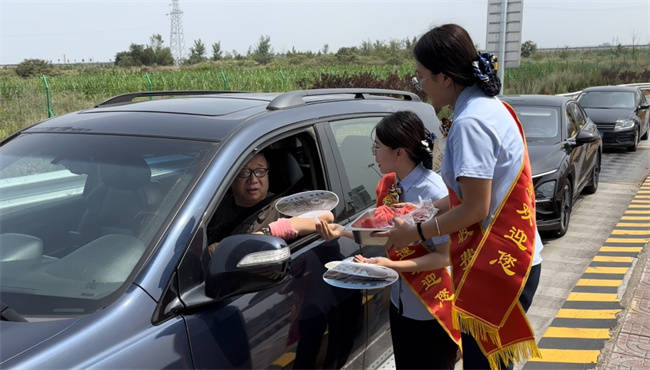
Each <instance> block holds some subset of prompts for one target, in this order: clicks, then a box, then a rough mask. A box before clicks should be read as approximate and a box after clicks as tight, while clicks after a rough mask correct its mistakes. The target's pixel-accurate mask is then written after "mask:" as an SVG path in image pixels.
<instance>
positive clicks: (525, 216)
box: [516, 203, 533, 226]
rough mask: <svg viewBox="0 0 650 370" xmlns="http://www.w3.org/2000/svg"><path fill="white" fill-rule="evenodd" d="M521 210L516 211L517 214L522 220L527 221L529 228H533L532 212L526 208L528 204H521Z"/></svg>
mask: <svg viewBox="0 0 650 370" xmlns="http://www.w3.org/2000/svg"><path fill="white" fill-rule="evenodd" d="M523 207H524V208H523V209H521V210H518V209H517V210H516V211H517V213H518V214H520V215H521V219H522V220H528V224H529V225H530V226H533V215H532V212H531V211H530V207H528V204H526V203H523Z"/></svg>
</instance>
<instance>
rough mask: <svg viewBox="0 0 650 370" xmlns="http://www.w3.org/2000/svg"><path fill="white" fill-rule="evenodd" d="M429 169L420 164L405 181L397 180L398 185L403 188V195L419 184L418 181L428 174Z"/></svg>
mask: <svg viewBox="0 0 650 370" xmlns="http://www.w3.org/2000/svg"><path fill="white" fill-rule="evenodd" d="M426 171H427V169H426V168H424V166H422V163H418V164H417V165H416V166H415V168H413V170H412V171H411V172H409V174H408V175H406V177H405V178H403V179H399V178H398V179H397V183H398V185H399V186H400V187H401V188H402V194H404V193H406V192H407V191H409V189H411V187H412V186H413V185H415V184H417V183H418V180H420V178H422V176H423V175H424V174H425V173H426Z"/></svg>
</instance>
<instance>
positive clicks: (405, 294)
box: [390, 164, 449, 320]
mask: <svg viewBox="0 0 650 370" xmlns="http://www.w3.org/2000/svg"><path fill="white" fill-rule="evenodd" d="M398 181H399V186H400V187H401V188H402V195H401V196H400V201H403V202H410V203H415V204H417V203H419V202H420V199H422V200H432V201H436V200H438V199H440V198H444V197H446V196H447V195H448V191H447V187H446V186H445V183H444V182H443V181H442V177H440V175H438V174H437V173H435V172H433V171H432V170H429V169H426V168H424V167H423V166H422V164H418V165H417V166H416V167H415V168H414V169H413V170H412V171H411V172H410V173H409V174H408V175H407V176H406V177H404V178H403V179H398ZM447 241H449V235H442V236H438V237H434V238H430V239H428V240H427V241H426V245H427V247H428V248H429V249H430V250H432V251H433V250H435V248H436V244H441V243H445V242H447ZM390 300H391V302H392V303H393V304H394V305H395V306H396V307H399V302H400V300H401V301H402V307H403V313H402V314H403V315H404V316H406V317H408V318H411V319H414V320H433V319H434V317H433V316H432V315H431V313H429V311H428V310H427V308H426V307H425V306H424V305H423V304H422V302H420V299H419V298H418V297H417V296H416V295H415V294H414V293H413V292H412V291H411V289H410V288H409V286H408V284H407V283H406V282H404V281H403V280H402V279H399V281H398V282H397V283H395V284H393V285H391V291H390Z"/></svg>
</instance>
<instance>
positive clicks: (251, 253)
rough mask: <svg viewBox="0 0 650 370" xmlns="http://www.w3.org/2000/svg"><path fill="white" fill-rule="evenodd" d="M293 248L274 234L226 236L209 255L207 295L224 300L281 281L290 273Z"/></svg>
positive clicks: (206, 283)
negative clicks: (210, 255)
mask: <svg viewBox="0 0 650 370" xmlns="http://www.w3.org/2000/svg"><path fill="white" fill-rule="evenodd" d="M290 260H291V251H290V250H289V247H288V246H287V243H286V242H285V241H284V240H282V239H280V238H276V237H273V236H267V235H257V234H241V235H232V236H229V237H227V238H224V239H223V240H222V241H221V242H220V243H219V245H218V246H217V247H216V249H215V251H214V253H213V254H212V257H211V259H210V266H209V269H208V274H207V277H206V282H205V295H206V296H208V297H210V298H213V299H216V300H222V299H225V298H228V297H232V296H234V295H239V294H244V293H250V292H255V291H259V290H262V289H266V288H269V287H272V286H274V285H276V284H278V283H280V282H281V281H282V280H284V278H285V277H286V276H287V275H288V273H289V263H290Z"/></svg>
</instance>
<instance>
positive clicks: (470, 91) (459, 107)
mask: <svg viewBox="0 0 650 370" xmlns="http://www.w3.org/2000/svg"><path fill="white" fill-rule="evenodd" d="M478 93H482V91H481V89H480V88H479V87H478V85H477V84H474V85H472V86H467V87H466V88H465V89H464V90H463V91H461V92H460V95H458V99H456V104H454V114H452V115H451V118H450V119H451V120H452V122H453V120H454V119H456V117H458V115H459V114H460V112H462V111H463V110H464V109H465V106H466V105H467V102H468V101H469V99H470V98H471V97H472V96H475V95H476V94H478Z"/></svg>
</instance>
